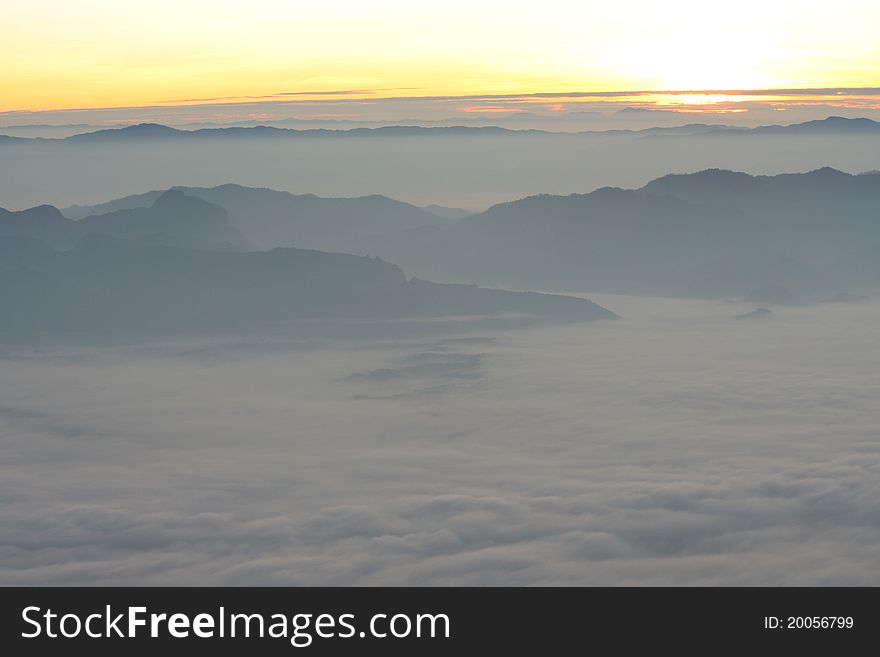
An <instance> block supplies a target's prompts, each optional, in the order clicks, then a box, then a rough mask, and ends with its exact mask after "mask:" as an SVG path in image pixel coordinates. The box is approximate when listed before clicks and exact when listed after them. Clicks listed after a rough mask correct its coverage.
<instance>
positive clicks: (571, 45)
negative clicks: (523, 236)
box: [0, 0, 880, 112]
mask: <svg viewBox="0 0 880 657" xmlns="http://www.w3.org/2000/svg"><path fill="white" fill-rule="evenodd" d="M3 23H4V41H3V45H2V51H3V56H2V58H0V89H2V90H3V93H2V94H0V112H22V111H25V112H27V111H30V112H34V111H45V110H62V109H73V108H118V107H140V106H156V105H159V106H177V105H193V104H200V103H221V104H222V103H226V102H228V103H241V102H243V101H246V102H256V103H259V102H263V101H266V102H269V101H279V100H285V101H303V102H309V101H319V100H327V99H340V98H348V99H351V98H354V99H359V100H361V101H368V100H369V99H371V98H388V97H432V96H469V95H474V94H479V95H487V94H502V95H503V94H533V93H548V92H553V93H559V92H575V91H580V92H584V91H591V92H607V91H621V90H626V91H635V90H661V91H663V90H666V91H668V90H706V89H709V90H739V89H768V88H770V89H778V88H796V89H804V88H807V89H814V88H827V87H832V88H839V87H845V88H851V87H871V86H880V85H878V83H880V40H878V39H877V38H876V26H877V25H878V24H880V4H878V3H877V2H875V1H873V0H840V1H839V2H836V3H828V2H824V1H822V2H816V1H812V0H799V1H797V2H789V1H787V0H786V1H777V2H767V1H766V0H738V1H736V2H729V1H728V2H711V3H707V2H705V0H703V1H702V2H700V1H697V0H673V1H669V2H662V3H661V2H653V1H650V0H629V1H624V2H616V3H607V2H601V3H600V2H583V1H578V0H574V1H570V0H548V1H545V2H540V3H536V2H517V1H509V0H508V1H504V2H500V1H495V0H487V1H482V2H473V1H467V2H465V1H463V0H448V1H447V2H442V3H437V2H425V1H418V0H407V1H399V0H376V1H374V2H369V3H366V2H360V1H355V0H323V1H322V2H291V1H289V0H251V1H250V2H247V3H245V2H240V1H233V0H151V1H150V2H144V1H142V0H133V1H131V2H118V1H116V0H4V2H3ZM546 102H547V103H553V102H557V103H558V99H557V100H555V101H554V99H552V98H549V99H546Z"/></svg>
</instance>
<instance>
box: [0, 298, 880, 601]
mask: <svg viewBox="0 0 880 657" xmlns="http://www.w3.org/2000/svg"><path fill="white" fill-rule="evenodd" d="M589 296H590V298H592V299H594V300H595V301H596V302H597V303H600V304H602V305H603V306H604V307H608V308H613V309H614V310H615V311H616V312H617V313H618V314H619V315H620V319H618V320H616V321H610V322H587V323H569V324H553V325H534V326H526V327H521V328H516V329H510V328H499V327H498V326H493V325H492V324H482V325H481V324H477V325H474V324H468V323H456V322H451V323H448V325H447V326H445V327H443V328H442V329H440V328H438V327H437V326H433V327H427V328H424V327H423V329H421V330H419V331H416V332H412V331H407V330H404V329H401V330H400V331H399V332H397V333H393V334H392V333H387V332H386V333H383V332H378V333H376V334H374V335H366V334H359V335H358V334H356V335H355V336H354V337H352V336H347V337H345V336H341V337H336V338H330V337H327V335H326V334H325V335H320V333H319V334H317V335H309V336H297V335H293V334H284V335H282V334H276V335H274V336H266V335H258V334H253V333H250V334H239V335H238V336H223V337H213V338H207V337H196V338H188V339H183V338H175V339H171V338H166V339H152V340H137V341H131V340H128V341H121V342H118V343H115V344H107V343H101V344H99V345H95V344H89V343H84V342H81V343H68V344H60V343H57V342H55V341H49V342H45V341H44V342H34V343H31V344H28V345H12V344H7V345H5V346H4V347H3V350H2V352H0V359H2V363H0V400H2V406H0V433H2V434H3V436H4V441H3V443H2V450H3V451H2V461H3V464H4V467H3V471H4V476H3V477H2V479H0V498H2V500H3V502H4V503H3V505H2V506H0V523H2V527H3V533H2V534H3V540H2V547H0V582H2V583H3V584H29V585H33V584H114V585H121V584H146V585H151V584H175V585H178V584H184V585H185V584H199V583H204V582H211V583H212V584H218V585H219V584H236V585H259V584H269V585H278V584H281V585H285V584H318V585H334V584H340V585H355V584H364V585H377V584H383V585H384V584H433V585H457V584H469V585H483V584H498V585H518V584H523V585H530V584H544V585H569V584H614V585H625V584H646V585H651V584H675V585H684V584H694V585H717V584H724V585H745V584H760V585H814V584H815V585H823V584H836V585H864V584H874V585H876V584H878V583H880V579H878V576H877V573H880V551H878V549H877V545H878V544H880V531H878V528H880V516H878V511H877V505H876V500H877V498H878V495H880V483H878V482H880V476H878V475H880V452H878V447H877V442H876V438H877V418H878V413H880V407H878V401H877V400H878V399H880V381H878V379H877V376H876V372H877V371H878V366H880V356H878V352H877V350H876V348H875V342H876V336H875V331H874V327H875V326H877V324H878V321H880V303H878V302H877V301H876V300H866V301H861V302H847V303H825V304H816V305H811V306H805V307H786V308H780V309H774V312H773V313H772V314H771V315H770V316H764V317H761V318H758V319H747V320H739V319H733V318H734V317H735V316H737V315H742V314H744V313H747V312H748V311H750V310H752V309H753V308H754V306H752V305H748V304H743V303H725V302H719V301H699V300H681V299H678V300H675V299H665V298H644V297H632V296H630V297H626V296H610V295H597V294H590V295H589ZM383 334H384V335H386V337H382V336H383Z"/></svg>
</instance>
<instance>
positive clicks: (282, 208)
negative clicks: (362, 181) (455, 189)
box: [65, 184, 454, 253]
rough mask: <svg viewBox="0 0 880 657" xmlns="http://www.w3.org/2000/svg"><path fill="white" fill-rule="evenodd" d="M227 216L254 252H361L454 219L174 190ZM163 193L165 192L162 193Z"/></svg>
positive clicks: (367, 203)
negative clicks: (369, 244)
mask: <svg viewBox="0 0 880 657" xmlns="http://www.w3.org/2000/svg"><path fill="white" fill-rule="evenodd" d="M176 189H177V190H178V191H180V192H183V193H185V194H186V195H187V196H192V197H196V198H198V199H203V200H205V201H208V202H210V203H214V204H216V205H218V206H222V207H223V208H224V209H225V210H226V211H227V212H228V217H229V222H230V224H231V225H232V226H233V227H235V228H236V229H237V230H239V231H240V232H242V233H244V234H245V235H246V237H247V239H248V240H249V241H250V242H251V243H253V244H255V245H256V246H258V247H259V248H273V247H277V246H295V247H307V248H317V249H321V250H328V251H348V252H355V253H364V252H365V246H366V245H365V239H366V238H368V237H371V236H372V237H374V238H375V237H380V236H383V235H386V234H388V233H393V232H395V231H400V230H407V229H410V228H416V227H419V226H433V225H437V226H445V225H450V224H451V223H452V222H453V221H454V217H452V218H450V217H443V216H440V215H439V214H437V213H436V212H431V211H429V210H426V209H424V208H419V207H416V206H414V205H411V204H409V203H402V202H400V201H395V200H393V199H390V198H388V197H386V196H379V195H373V196H361V197H355V198H324V197H319V196H315V195H314V194H291V193H289V192H278V191H275V190H271V189H257V188H253V187H243V186H241V185H232V184H227V185H220V186H218V187H210V188H197V187H182V188H176ZM166 193H167V192H166ZM161 195H162V192H158V191H153V192H147V193H145V194H138V195H134V196H128V197H125V198H122V199H117V200H115V201H110V202H108V203H103V204H101V205H97V206H90V207H88V206H87V207H76V206H75V207H72V208H68V209H66V210H65V213H66V214H67V215H68V216H71V217H80V216H84V215H86V214H93V213H96V212H109V211H117V210H120V209H128V210H131V209H135V208H139V207H143V206H147V205H150V204H152V203H154V202H155V200H156V199H158V198H159V197H160V196H161Z"/></svg>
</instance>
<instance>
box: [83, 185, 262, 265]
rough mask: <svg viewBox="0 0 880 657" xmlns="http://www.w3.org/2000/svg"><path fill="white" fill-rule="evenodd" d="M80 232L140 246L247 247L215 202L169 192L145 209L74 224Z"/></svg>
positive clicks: (101, 216) (99, 216)
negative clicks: (130, 242)
mask: <svg viewBox="0 0 880 657" xmlns="http://www.w3.org/2000/svg"><path fill="white" fill-rule="evenodd" d="M77 225H78V226H79V227H80V229H81V232H83V233H102V234H106V235H114V236H116V237H119V238H122V239H126V240H130V241H134V242H138V243H141V244H165V245H168V246H178V247H182V248H192V249H206V250H209V251H240V250H243V249H247V248H249V247H250V244H249V242H248V241H247V240H246V239H245V238H244V236H243V235H242V234H241V233H240V232H239V231H238V230H236V229H235V228H233V227H232V226H231V225H230V222H229V218H228V215H227V212H226V210H225V209H224V208H222V207H221V206H219V205H216V204H214V203H209V202H208V201H205V200H204V199H202V198H198V197H196V196H190V195H187V194H185V193H184V192H183V191H181V190H179V189H171V190H168V191H167V192H164V193H163V194H161V195H159V196H158V197H156V200H155V201H153V203H152V205H150V207H148V208H131V209H121V210H116V211H115V212H109V213H107V214H101V215H93V216H89V217H85V218H83V219H81V220H80V221H78V222H77Z"/></svg>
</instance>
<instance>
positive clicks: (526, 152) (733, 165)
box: [0, 132, 880, 210]
mask: <svg viewBox="0 0 880 657" xmlns="http://www.w3.org/2000/svg"><path fill="white" fill-rule="evenodd" d="M878 150H880V137H878V136H877V134H873V135H871V134H868V135H862V134H855V135H849V136H847V135H839V134H831V135H825V136H794V135H785V136H769V135H767V136H757V135H752V136H731V135H724V136H699V135H692V136H680V137H676V136H653V137H651V136H644V135H638V134H637V135H626V134H624V135H618V136H615V135H613V134H606V133H597V134H583V135H569V134H544V133H540V132H536V133H531V132H510V133H501V134H494V135H481V134H480V133H479V132H477V133H476V134H467V135H449V134H442V135H439V134H438V135H432V136H417V135H415V136H413V135H410V136H392V137H383V136H379V135H375V134H371V135H368V136H354V135H351V136H349V135H346V134H344V133H343V134H340V135H337V136H333V137H302V138H290V139H270V138H246V137H236V138H225V139H223V138H218V139H202V140H199V141H198V143H192V142H190V141H184V142H183V143H175V141H174V140H159V141H158V142H156V141H151V140H132V141H121V142H119V143H103V142H102V143H99V144H85V143H83V144H75V143H69V142H53V141H46V142H42V143H41V142H24V143H20V142H11V143H0V199H2V202H0V207H5V208H7V209H10V210H18V209H24V208H27V207H31V206H34V205H39V204H41V203H50V204H53V205H56V206H58V207H64V206H67V205H73V204H93V203H98V202H103V201H106V200H107V199H109V198H115V197H119V196H125V195H128V194H136V193H141V192H145V191H147V190H151V189H167V188H168V187H172V186H175V185H184V186H214V185H220V184H225V183H237V184H241V185H246V186H252V187H269V188H272V189H277V190H282V191H290V192H295V193H312V194H317V195H319V196H332V197H338V196H360V195H369V194H383V195H386V196H390V197H392V198H395V199H398V200H401V201H406V202H409V203H414V204H416V205H429V204H439V205H446V206H453V207H461V208H466V209H469V210H482V209H485V208H486V207H488V206H490V205H492V204H494V203H499V202H504V201H511V200H514V199H517V198H522V197H524V196H529V195H533V194H543V193H547V194H571V193H585V192H590V191H593V190H594V189H596V188H599V187H603V186H616V187H640V186H642V185H644V184H645V183H647V182H648V181H650V180H652V179H654V178H657V177H659V176H662V175H665V174H668V173H688V172H694V171H699V170H702V169H706V168H712V167H717V168H724V169H733V170H736V171H745V172H747V173H752V174H776V173H780V172H799V171H810V170H812V169H816V168H820V167H824V166H831V167H834V168H837V169H840V170H842V171H846V172H849V173H859V172H862V171H866V170H871V169H876V168H877V166H878V165H877V157H876V153H877V152H878Z"/></svg>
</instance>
